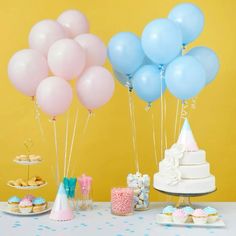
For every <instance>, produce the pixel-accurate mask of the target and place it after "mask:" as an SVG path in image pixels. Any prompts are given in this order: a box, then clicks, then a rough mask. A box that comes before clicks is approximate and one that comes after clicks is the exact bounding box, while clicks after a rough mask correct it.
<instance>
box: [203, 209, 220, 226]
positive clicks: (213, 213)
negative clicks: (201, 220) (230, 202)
mask: <svg viewBox="0 0 236 236" xmlns="http://www.w3.org/2000/svg"><path fill="white" fill-rule="evenodd" d="M203 211H205V212H206V214H207V215H208V218H207V222H208V223H214V222H216V221H217V219H218V217H219V216H218V211H217V210H216V209H215V208H213V207H206V208H204V209H203Z"/></svg>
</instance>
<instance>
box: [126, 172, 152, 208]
mask: <svg viewBox="0 0 236 236" xmlns="http://www.w3.org/2000/svg"><path fill="white" fill-rule="evenodd" d="M127 185H128V187H129V188H132V189H133V191H134V210H135V211H144V210H147V209H148V208H149V192H150V177H149V176H148V175H142V174H140V173H138V172H137V173H136V174H129V175H128V176H127Z"/></svg>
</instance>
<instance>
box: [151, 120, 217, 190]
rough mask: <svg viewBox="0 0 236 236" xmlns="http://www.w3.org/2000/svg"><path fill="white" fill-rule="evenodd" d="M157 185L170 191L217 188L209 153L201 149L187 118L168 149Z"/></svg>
mask: <svg viewBox="0 0 236 236" xmlns="http://www.w3.org/2000/svg"><path fill="white" fill-rule="evenodd" d="M153 185H154V188H156V189H158V190H161V191H165V192H169V193H183V194H200V193H207V192H211V191H214V190H215V188H216V185H215V177H214V176H213V175H211V173H210V165H209V163H208V162H207V161H206V152H205V151H204V150H199V148H198V146H197V144H196V141H195V139H194V137H193V134H192V131H191V128H190V125H189V123H188V120H187V119H185V121H184V125H183V128H182V130H181V133H180V136H179V139H178V142H177V143H176V144H174V145H173V146H172V147H171V148H170V149H168V150H166V151H165V157H164V159H163V160H162V161H161V162H160V163H159V172H158V173H156V174H155V175H154V184H153Z"/></svg>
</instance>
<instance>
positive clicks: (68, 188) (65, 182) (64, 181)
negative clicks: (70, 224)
mask: <svg viewBox="0 0 236 236" xmlns="http://www.w3.org/2000/svg"><path fill="white" fill-rule="evenodd" d="M63 184H64V188H65V191H66V196H67V197H68V198H69V197H70V187H69V178H66V177H64V178H63Z"/></svg>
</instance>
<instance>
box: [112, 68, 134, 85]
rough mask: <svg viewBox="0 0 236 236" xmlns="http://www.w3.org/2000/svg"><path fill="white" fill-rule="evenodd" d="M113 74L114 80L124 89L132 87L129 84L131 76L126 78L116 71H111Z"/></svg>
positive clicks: (130, 83)
mask: <svg viewBox="0 0 236 236" xmlns="http://www.w3.org/2000/svg"><path fill="white" fill-rule="evenodd" d="M113 72H114V74H115V78H116V79H117V80H118V81H119V82H120V83H121V84H122V85H124V86H125V87H128V88H130V87H132V82H131V78H132V76H127V75H124V74H122V73H120V72H118V71H115V70H113Z"/></svg>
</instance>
